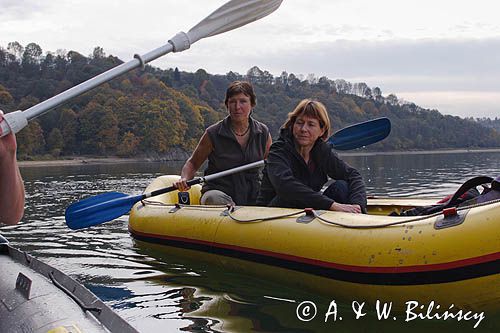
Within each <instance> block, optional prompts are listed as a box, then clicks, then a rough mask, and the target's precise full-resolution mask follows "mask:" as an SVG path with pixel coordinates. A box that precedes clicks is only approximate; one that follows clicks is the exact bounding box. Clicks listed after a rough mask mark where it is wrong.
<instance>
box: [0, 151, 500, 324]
mask: <svg viewBox="0 0 500 333" xmlns="http://www.w3.org/2000/svg"><path fill="white" fill-rule="evenodd" d="M344 160H346V161H347V162H348V163H349V164H351V165H353V166H355V167H356V168H358V170H360V172H361V173H362V174H363V177H364V179H365V181H366V184H367V191H368V194H369V195H372V196H387V195H390V196H399V197H402V196H411V195H419V196H445V195H447V194H450V193H452V192H454V191H455V190H456V189H457V187H458V186H459V185H460V184H461V183H462V182H464V181H465V180H467V179H468V178H471V177H473V176H477V175H483V174H486V175H498V174H499V170H500V162H499V161H500V153H469V154H422V155H382V156H345V157H344ZM180 167H181V165H180V164H176V165H168V166H167V165H165V164H154V163H145V164H123V165H111V166H110V165H100V166H92V165H85V166H68V167H50V168H23V169H22V170H21V172H22V174H23V177H24V179H25V186H26V193H27V197H26V212H25V217H24V219H23V222H22V223H21V224H19V225H16V226H8V227H7V226H5V227H2V228H1V229H0V231H1V233H2V234H3V235H4V236H5V237H7V238H8V239H9V240H10V241H11V243H12V244H13V245H14V246H15V247H18V248H20V249H22V250H25V251H27V252H29V253H31V254H32V255H34V256H36V257H39V258H40V259H42V260H43V261H45V262H47V263H49V264H51V265H53V266H55V267H57V268H59V269H60V270H62V271H64V272H66V273H67V274H69V275H70V276H72V277H74V278H76V279H77V280H78V281H80V282H82V283H83V284H85V285H86V286H87V287H88V288H89V289H91V290H92V291H93V292H94V293H95V294H97V295H98V296H99V297H101V298H102V299H103V300H104V301H105V302H106V303H107V304H108V305H110V306H112V307H113V308H114V309H116V310H117V311H118V312H119V313H120V315H121V316H122V317H124V318H126V319H127V320H129V321H130V322H131V323H132V324H133V325H134V326H135V327H137V328H138V329H140V330H143V331H144V332H152V331H155V332H157V331H164V332H168V331H177V330H183V331H191V332H216V331H232V332H247V331H248V332H249V331H265V332H299V331H303V332H314V331H320V330H325V329H328V330H330V329H332V328H333V327H332V326H325V325H324V324H323V325H320V323H318V322H316V323H314V324H313V323H301V322H299V321H298V320H297V319H296V317H295V306H296V304H293V303H290V302H287V301H283V300H280V299H285V300H286V299H294V300H307V299H309V300H315V301H316V302H318V303H321V302H325V303H324V304H325V306H327V304H328V303H327V302H328V301H329V300H327V299H323V296H322V295H312V294H308V293H307V292H306V291H303V290H297V289H293V288H291V287H286V286H284V285H282V284H279V283H277V282H272V281H262V280H259V279H254V278H252V277H250V276H247V275H239V274H238V273H237V272H228V271H221V270H220V268H218V267H213V266H212V265H210V264H208V263H203V262H199V260H196V258H195V259H190V258H188V259H186V258H185V257H182V256H176V255H173V253H170V252H167V253H166V252H165V250H163V251H162V249H161V248H160V250H158V248H157V247H154V246H151V245H148V244H145V243H141V242H136V241H134V240H133V239H132V238H131V237H130V236H129V234H128V231H127V220H128V216H122V217H121V218H119V219H117V220H115V221H112V222H108V223H105V224H102V225H99V226H95V227H92V228H88V229H83V230H77V231H72V230H70V229H69V228H67V227H66V224H65V221H64V210H65V208H66V207H67V206H68V205H69V204H70V203H73V202H75V201H78V200H80V199H82V198H86V197H89V196H92V195H96V194H100V193H103V192H109V191H118V192H123V193H128V194H139V193H141V192H142V191H143V190H144V188H145V187H146V186H147V185H148V184H149V183H150V182H151V181H152V180H153V179H154V178H155V177H157V176H159V175H162V174H178V172H179V169H180ZM335 325H337V326H336V327H337V328H339V329H342V327H343V329H345V330H347V331H352V330H353V329H355V330H357V331H367V332H368V331H372V328H373V325H377V326H376V327H377V329H383V330H389V331H391V330H392V331H395V332H396V331H400V329H401V328H402V327H401V326H394V324H392V326H390V325H385V324H381V323H379V322H375V321H374V320H373V318H372V320H371V321H370V320H365V321H357V322H353V321H352V320H351V322H350V324H349V323H344V324H342V325H347V326H341V325H340V324H335ZM339 325H340V326H339ZM384 325H385V326H384ZM426 327H427V328H432V327H433V326H425V325H424V326H419V327H417V328H414V330H413V329H412V326H406V327H405V330H406V332H409V331H414V332H417V331H420V330H422V329H425V328H426ZM447 327H449V326H445V325H441V326H440V329H441V331H442V330H443V329H445V330H447ZM452 330H453V331H454V332H455V331H456V327H455V328H453V329H452ZM452 330H450V331H452Z"/></svg>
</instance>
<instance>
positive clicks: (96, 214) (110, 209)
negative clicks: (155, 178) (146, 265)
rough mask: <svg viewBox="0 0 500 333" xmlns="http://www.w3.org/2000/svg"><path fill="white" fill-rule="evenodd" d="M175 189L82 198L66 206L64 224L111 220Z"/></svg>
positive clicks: (252, 165) (75, 226)
mask: <svg viewBox="0 0 500 333" xmlns="http://www.w3.org/2000/svg"><path fill="white" fill-rule="evenodd" d="M263 165H264V161H263V160H262V161H257V162H253V163H250V164H246V165H242V166H239V167H237V168H233V169H229V170H225V171H221V172H217V173H214V174H211V175H208V176H204V177H198V178H194V179H191V180H189V181H188V182H187V184H188V185H189V186H192V185H196V184H200V183H204V182H207V181H210V180H213V179H217V178H221V177H224V176H228V175H231V174H233V173H238V172H241V171H245V170H249V169H253V168H258V167H260V166H263ZM175 190H177V188H176V187H175V186H169V187H165V188H162V189H159V190H156V191H153V192H149V193H144V194H139V195H128V194H124V193H120V192H109V193H103V194H99V195H96V196H93V197H90V198H87V199H83V200H81V201H78V202H76V203H74V204H71V205H70V206H68V208H66V213H65V218H66V224H67V225H68V227H70V228H71V229H81V228H86V227H90V226H93V225H97V224H101V223H104V222H107V221H111V220H113V219H115V218H117V217H120V216H122V215H124V214H127V213H128V212H129V211H130V209H132V207H133V206H134V204H135V203H137V202H139V201H141V200H144V199H147V198H151V197H154V196H157V195H160V194H163V193H167V192H172V191H175Z"/></svg>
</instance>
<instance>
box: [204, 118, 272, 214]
mask: <svg viewBox="0 0 500 333" xmlns="http://www.w3.org/2000/svg"><path fill="white" fill-rule="evenodd" d="M249 126H250V137H249V138H248V143H247V146H246V147H245V148H242V147H241V146H240V144H239V143H238V141H237V140H236V137H235V136H234V134H233V132H232V131H231V128H230V118H229V116H228V117H226V118H224V119H223V120H221V121H219V122H217V123H215V124H213V125H212V126H210V127H209V128H207V130H206V131H207V133H208V136H209V138H210V140H211V141H212V146H213V151H212V153H210V155H209V156H208V167H207V169H206V170H205V175H210V174H213V173H216V172H220V171H224V170H227V169H231V168H235V167H238V166H241V165H244V164H248V163H252V162H255V161H259V160H263V159H264V155H265V153H266V145H267V140H268V137H269V130H268V128H267V126H266V125H264V124H263V123H261V122H259V121H257V120H255V119H253V118H252V117H250V118H249ZM259 171H260V170H259V169H258V168H256V169H253V170H247V171H243V172H240V173H236V174H233V175H229V176H226V177H223V178H219V179H214V180H212V181H210V182H207V183H205V184H204V185H203V187H202V189H201V192H202V193H205V192H206V191H208V190H219V191H222V192H224V193H226V194H227V195H229V196H231V198H232V199H233V201H234V202H235V203H236V204H237V205H254V204H255V201H256V199H257V194H258V192H259V186H260V179H259V175H260V172H259Z"/></svg>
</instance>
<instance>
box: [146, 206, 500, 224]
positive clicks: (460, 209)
mask: <svg viewBox="0 0 500 333" xmlns="http://www.w3.org/2000/svg"><path fill="white" fill-rule="evenodd" d="M142 203H143V204H144V205H152V206H165V207H172V206H174V207H179V208H191V209H209V208H212V209H221V208H226V209H227V216H229V217H230V218H231V219H232V220H233V221H236V222H240V223H255V222H265V221H269V220H275V219H282V218H287V217H292V216H296V215H299V214H302V213H306V210H305V209H302V210H300V211H295V212H292V213H288V214H282V215H275V216H267V217H258V218H253V219H241V218H238V217H236V216H234V215H233V214H232V213H233V212H234V211H235V207H234V206H229V207H228V206H227V205H181V204H165V203H162V202H158V201H149V200H142ZM494 203H500V199H496V200H492V201H487V202H483V203H477V204H472V205H467V206H464V207H458V208H457V211H462V210H468V209H471V208H476V207H481V206H486V205H490V204H494ZM312 212H313V214H314V217H315V218H317V219H318V220H319V221H321V222H323V223H326V224H330V225H336V226H338V227H342V228H349V229H375V228H386V227H390V226H394V225H400V224H407V223H415V222H419V221H423V220H426V219H429V218H431V217H436V216H439V215H441V214H443V212H442V211H440V212H436V213H433V214H429V215H423V216H419V217H415V218H412V219H403V220H399V221H394V222H387V223H382V224H376V225H373V224H345V223H341V222H336V221H332V220H329V219H326V218H324V217H321V216H320V215H321V214H320V213H318V212H317V211H315V210H313V211H312ZM306 214H307V213H306ZM391 218H393V217H391Z"/></svg>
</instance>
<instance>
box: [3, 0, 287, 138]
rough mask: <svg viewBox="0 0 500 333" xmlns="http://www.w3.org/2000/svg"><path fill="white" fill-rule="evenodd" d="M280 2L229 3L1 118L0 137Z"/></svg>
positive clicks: (248, 0) (242, 0)
mask: <svg viewBox="0 0 500 333" xmlns="http://www.w3.org/2000/svg"><path fill="white" fill-rule="evenodd" d="M282 1H283V0H231V1H229V2H227V3H226V4H225V5H223V6H222V7H220V8H219V9H217V10H216V11H214V12H213V13H212V14H210V15H209V16H207V17H206V18H205V19H203V20H202V21H201V22H200V23H198V24H197V25H196V26H194V27H193V28H191V30H189V31H188V32H187V33H185V32H179V33H178V34H177V35H175V36H174V37H172V39H170V40H169V41H168V43H167V44H165V45H163V46H161V47H159V48H157V49H154V50H152V51H150V52H148V53H146V54H144V55H142V56H141V55H139V54H135V55H134V59H133V60H130V61H129V62H127V63H123V64H121V65H119V66H116V67H114V68H112V69H110V70H108V71H106V72H104V73H102V74H99V75H97V76H95V77H93V78H91V79H89V80H87V81H85V82H83V83H80V84H79V85H77V86H74V87H73V88H70V89H68V90H66V91H64V92H62V93H60V94H58V95H56V96H54V97H51V98H49V99H47V100H45V101H43V102H41V103H38V104H37V105H35V106H32V107H30V108H29V109H26V110H25V111H20V110H19V111H14V112H10V113H7V114H6V115H4V120H5V121H2V122H0V137H2V136H5V135H7V134H9V133H10V132H14V133H17V132H19V131H20V130H21V129H23V128H24V127H25V126H26V125H28V121H29V120H31V119H34V118H36V117H39V116H41V115H42V114H44V113H46V112H48V111H50V110H52V109H53V108H55V107H57V106H59V105H61V104H63V103H65V102H66V101H68V100H69V99H71V98H73V97H76V96H79V95H81V94H83V93H86V92H87V91H89V90H91V89H93V88H95V87H97V86H99V85H101V84H103V83H105V82H108V81H110V80H112V79H114V78H115V77H117V76H119V75H122V74H125V73H127V72H129V71H131V70H133V69H136V68H138V67H144V66H145V64H146V63H148V62H150V61H152V60H155V59H157V58H159V57H161V56H163V55H165V54H167V53H170V52H172V51H173V52H181V51H184V50H186V49H188V48H189V47H190V46H191V44H193V43H195V42H197V41H198V40H200V39H202V38H205V37H210V36H214V35H217V34H220V33H223V32H226V31H229V30H233V29H236V28H238V27H241V26H243V25H245V24H248V23H250V22H253V21H256V20H258V19H260V18H263V17H264V16H267V15H269V14H271V13H272V12H274V11H275V10H276V9H278V7H279V6H280V5H281V2H282Z"/></svg>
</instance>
